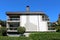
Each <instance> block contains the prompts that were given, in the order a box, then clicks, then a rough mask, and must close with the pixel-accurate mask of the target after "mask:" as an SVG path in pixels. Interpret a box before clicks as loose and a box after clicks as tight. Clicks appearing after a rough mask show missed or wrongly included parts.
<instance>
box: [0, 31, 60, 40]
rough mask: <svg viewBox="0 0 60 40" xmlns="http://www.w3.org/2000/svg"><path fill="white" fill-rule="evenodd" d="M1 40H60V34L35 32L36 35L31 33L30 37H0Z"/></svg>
mask: <svg viewBox="0 0 60 40" xmlns="http://www.w3.org/2000/svg"><path fill="white" fill-rule="evenodd" d="M0 40H60V33H59V32H35V33H31V34H30V35H29V37H24V36H21V37H8V36H0Z"/></svg>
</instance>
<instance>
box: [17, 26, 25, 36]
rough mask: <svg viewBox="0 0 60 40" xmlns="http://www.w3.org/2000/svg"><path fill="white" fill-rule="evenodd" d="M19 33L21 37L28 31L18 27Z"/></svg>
mask: <svg viewBox="0 0 60 40" xmlns="http://www.w3.org/2000/svg"><path fill="white" fill-rule="evenodd" d="M17 31H18V32H19V33H20V34H21V35H23V34H24V33H25V31H26V29H25V27H18V28H17Z"/></svg>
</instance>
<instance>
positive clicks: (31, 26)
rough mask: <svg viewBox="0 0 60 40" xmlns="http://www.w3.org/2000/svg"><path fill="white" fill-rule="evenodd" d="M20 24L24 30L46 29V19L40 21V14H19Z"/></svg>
mask: <svg viewBox="0 0 60 40" xmlns="http://www.w3.org/2000/svg"><path fill="white" fill-rule="evenodd" d="M20 25H21V26H23V27H25V28H26V31H48V26H47V22H46V21H42V16H40V15H21V16H20Z"/></svg>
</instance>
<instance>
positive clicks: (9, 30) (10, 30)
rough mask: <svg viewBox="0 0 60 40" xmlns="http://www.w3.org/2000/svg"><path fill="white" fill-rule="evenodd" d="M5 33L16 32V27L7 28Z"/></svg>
mask: <svg viewBox="0 0 60 40" xmlns="http://www.w3.org/2000/svg"><path fill="white" fill-rule="evenodd" d="M7 32H17V27H9V28H7Z"/></svg>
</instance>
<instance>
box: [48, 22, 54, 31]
mask: <svg viewBox="0 0 60 40" xmlns="http://www.w3.org/2000/svg"><path fill="white" fill-rule="evenodd" d="M48 30H55V27H53V26H52V23H50V22H48Z"/></svg>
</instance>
